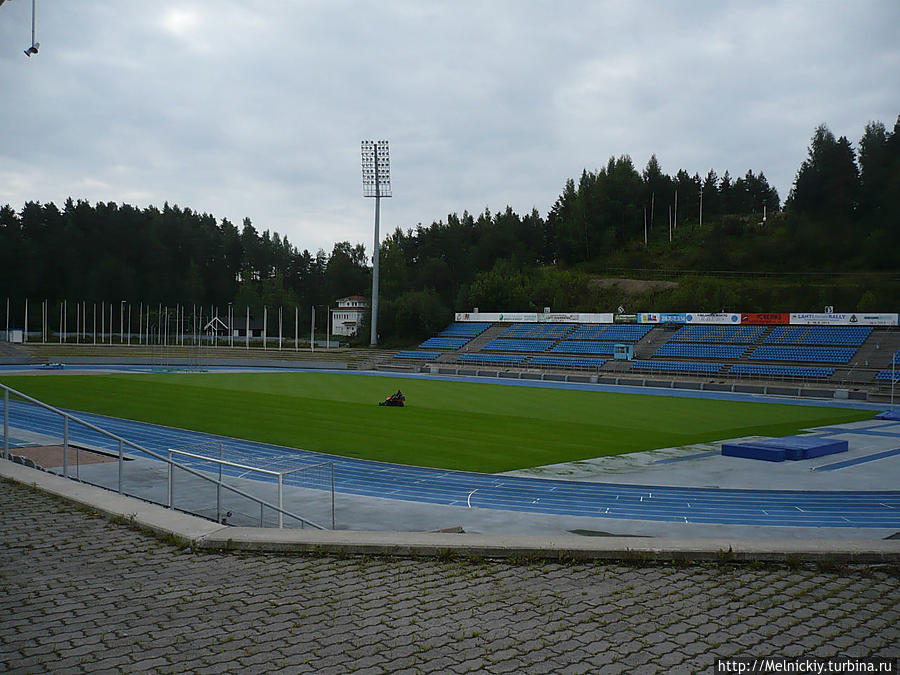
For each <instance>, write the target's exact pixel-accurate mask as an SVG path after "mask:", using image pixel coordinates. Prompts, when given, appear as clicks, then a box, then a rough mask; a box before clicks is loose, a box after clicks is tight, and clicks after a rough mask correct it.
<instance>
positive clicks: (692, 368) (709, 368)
mask: <svg viewBox="0 0 900 675" xmlns="http://www.w3.org/2000/svg"><path fill="white" fill-rule="evenodd" d="M721 368H722V364H721V363H697V362H694V361H653V360H645V361H633V362H632V365H631V369H632V370H650V371H655V372H674V373H689V374H701V375H706V374H712V373H718V372H719V370H721Z"/></svg>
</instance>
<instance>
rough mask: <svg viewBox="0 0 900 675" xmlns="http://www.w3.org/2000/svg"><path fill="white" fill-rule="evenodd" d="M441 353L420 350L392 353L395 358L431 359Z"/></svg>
mask: <svg viewBox="0 0 900 675" xmlns="http://www.w3.org/2000/svg"><path fill="white" fill-rule="evenodd" d="M440 355H441V353H440V352H421V351H418V350H408V351H399V352H397V353H396V354H394V358H395V359H424V360H426V361H432V360H434V359H436V358H437V357H439V356H440Z"/></svg>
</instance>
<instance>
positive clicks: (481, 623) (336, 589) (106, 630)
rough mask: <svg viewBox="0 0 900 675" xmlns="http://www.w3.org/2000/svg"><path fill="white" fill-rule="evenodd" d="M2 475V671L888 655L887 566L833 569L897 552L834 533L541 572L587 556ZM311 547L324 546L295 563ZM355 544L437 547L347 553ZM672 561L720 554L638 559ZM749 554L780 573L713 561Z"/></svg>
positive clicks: (395, 667) (591, 668)
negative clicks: (320, 524)
mask: <svg viewBox="0 0 900 675" xmlns="http://www.w3.org/2000/svg"><path fill="white" fill-rule="evenodd" d="M0 469H2V474H3V475H4V476H6V479H5V480H0V511H2V514H3V516H2V518H0V598H2V601H0V606H2V611H0V635H2V637H3V639H2V641H0V670H2V671H4V672H14V673H19V672H22V673H24V672H110V673H118V672H161V673H169V672H171V673H176V672H200V673H221V672H240V673H264V672H265V673H269V672H285V673H302V672H316V673H323V672H324V673H345V672H359V673H386V672H392V673H393V672H409V673H419V672H422V673H427V672H439V673H465V672H498V673H499V672H526V673H546V672H554V673H559V672H565V673H587V672H591V673H595V672H599V673H622V672H628V673H633V672H638V673H642V672H646V673H653V672H666V673H669V672H674V673H681V672H685V673H687V672H701V671H702V672H713V667H714V664H715V660H716V659H717V658H732V657H752V656H782V657H788V658H800V657H804V658H806V657H820V658H850V657H856V658H860V657H886V658H894V659H896V658H898V657H900V649H898V644H900V629H898V626H900V610H898V606H897V598H898V596H900V577H898V576H897V574H896V567H885V566H884V565H883V564H882V565H874V566H872V565H869V566H862V567H860V566H855V565H854V566H851V567H847V568H841V567H839V566H837V565H836V564H835V563H836V562H839V561H840V560H854V559H855V560H868V561H875V560H881V561H883V562H884V561H890V560H893V561H894V562H895V563H896V561H897V559H898V554H900V551H898V543H897V542H896V541H886V542H865V543H864V544H859V543H853V544H849V543H846V542H843V543H842V544H841V547H842V548H839V549H837V550H834V551H831V554H830V557H829V555H827V552H826V551H825V550H824V548H823V544H822V543H821V542H820V543H819V544H815V545H814V544H803V543H801V542H797V541H793V542H787V543H785V542H781V543H777V542H776V541H775V540H767V541H766V542H764V545H765V546H766V547H767V551H768V553H766V552H765V551H763V550H762V549H760V550H751V548H752V546H760V545H762V544H760V543H759V542H757V543H756V544H753V543H752V542H742V546H746V548H742V549H740V550H737V551H736V553H735V555H731V554H725V553H720V552H719V550H716V551H713V548H715V547H722V546H726V550H727V545H726V544H727V542H724V541H719V542H715V543H714V544H712V545H707V547H706V549H705V551H706V552H705V553H704V551H703V550H701V549H699V548H697V546H696V545H695V544H691V543H685V545H684V547H683V548H681V549H679V548H678V547H677V546H676V545H675V544H674V543H672V542H660V541H659V540H655V541H656V544H657V547H650V548H649V549H648V548H645V547H639V548H635V549H633V550H634V551H636V552H637V553H631V554H628V553H626V552H624V549H621V550H618V549H620V547H621V546H622V542H621V541H613V540H604V542H603V543H604V545H603V546H600V547H599V548H597V549H595V548H594V545H593V544H591V545H590V546H585V547H584V548H583V549H580V551H581V552H582V553H584V554H586V555H587V554H590V555H591V556H593V557H599V558H603V557H606V556H608V555H609V554H610V552H613V551H617V550H618V552H617V553H616V555H617V556H618V557H619V558H623V557H624V558H629V557H630V559H631V563H630V564H623V563H622V562H615V561H610V560H596V559H595V560H590V561H580V562H579V561H571V560H567V561H566V562H551V561H548V560H547V558H552V557H553V556H559V555H560V554H564V555H565V556H566V557H567V558H568V557H569V556H570V555H571V556H573V557H575V558H577V557H580V553H579V551H577V550H575V549H569V548H568V544H569V542H568V541H562V540H560V539H556V538H537V537H534V538H531V537H529V538H518V539H516V540H515V541H512V539H513V538H510V539H506V538H484V539H481V538H479V539H471V538H470V537H469V536H467V535H449V534H446V535H440V534H432V535H408V537H409V538H404V537H401V536H399V535H393V536H392V535H390V534H389V533H353V532H327V533H319V534H318V535H316V536H319V537H321V536H322V534H324V535H327V537H334V538H336V539H335V540H333V541H328V540H327V539H316V538H315V537H313V538H306V539H303V537H309V535H308V533H305V532H296V531H294V532H292V533H291V535H292V537H291V538H290V540H286V539H285V538H284V537H285V535H284V533H279V532H277V531H271V530H267V531H259V530H254V529H251V528H246V529H243V528H242V529H234V530H229V529H227V528H225V529H223V528H222V527H221V526H219V525H217V524H215V523H210V522H208V521H203V520H200V519H197V518H194V517H192V516H183V515H179V514H172V513H170V512H168V511H166V510H164V509H161V508H159V507H155V506H150V505H146V504H143V503H142V502H136V501H134V500H131V499H127V498H123V497H120V496H118V495H115V494H110V493H108V492H105V491H102V490H99V489H97V488H92V487H88V486H84V485H81V484H78V483H75V482H74V481H71V480H67V479H63V478H60V477H58V476H52V475H49V474H46V473H43V472H40V471H36V470H31V469H26V468H24V467H21V466H19V465H14V464H12V463H10V462H5V461H0ZM52 493H56V494H59V495H65V499H64V500H61V499H59V498H56V497H54V496H52ZM75 502H78V503H80V504H81V506H77V505H76V504H75ZM101 514H106V515H112V514H118V518H116V519H115V521H110V520H108V519H107V518H103V517H101ZM135 528H148V529H152V530H154V531H156V532H159V533H169V534H170V535H172V536H169V537H167V538H164V539H159V538H154V537H151V536H148V535H147V534H144V533H141V532H139V531H136V530H135ZM294 537H296V539H295V538H294ZM337 538H340V539H339V540H338V539H337ZM570 539H574V540H575V541H582V542H585V540H588V542H589V543H590V542H596V540H592V539H589V538H585V537H581V538H570ZM185 540H186V541H190V542H193V543H194V544H195V547H191V546H185V545H184V543H183V542H184V541H185ZM451 541H456V542H457V545H456V546H452V545H451V544H450V542H451ZM490 541H493V546H494V548H493V549H488V548H486V547H487V546H488V544H489V542H490ZM635 541H636V540H634V539H631V540H628V543H629V544H631V545H632V546H633V545H634V543H635ZM176 542H178V543H176ZM266 542H269V543H268V544H266ZM298 542H303V543H301V544H300V545H298ZM312 542H317V543H314V544H313V549H314V555H299V556H298V555H287V554H286V552H291V553H295V552H297V551H298V550H302V549H307V550H308V549H309V544H310V543H312ZM478 542H481V543H480V544H478ZM707 544H709V540H707ZM352 545H359V546H360V548H358V549H356V550H358V551H367V552H372V551H376V550H380V551H384V552H390V553H394V554H397V555H399V554H404V553H420V554H422V553H431V554H432V556H433V557H430V558H407V557H388V556H379V557H371V556H350V557H348V556H346V555H345V552H346V551H347V550H354V549H350V548H348V547H350V546H352ZM204 546H208V547H209V548H208V549H204V548H203V547H204ZM857 546H865V547H866V548H865V550H862V549H858V548H856V547H857ZM221 547H226V548H235V549H244V551H245V552H242V553H226V552H220V551H218V550H214V549H219V548H221ZM250 548H254V549H255V548H275V549H279V550H281V551H282V552H281V553H269V554H259V553H254V554H251V553H247V552H246V550H247V549H250ZM817 548H818V550H816V549H817ZM210 549H212V550H210ZM662 550H668V551H670V552H671V551H676V552H677V551H680V552H681V553H682V554H685V555H688V556H689V557H690V558H691V559H693V560H696V559H697V558H700V557H704V556H706V557H709V558H710V559H716V560H717V561H718V563H719V564H712V563H708V564H697V563H696V562H684V561H682V562H678V563H677V564H676V563H671V564H665V565H664V564H656V565H649V566H648V565H646V562H647V560H646V558H647V557H650V556H652V555H654V551H662ZM466 551H468V552H469V553H471V554H475V556H476V557H474V558H473V557H469V556H467V555H466V554H465V553H466ZM604 551H605V553H604ZM514 552H515V553H514ZM478 554H487V555H489V556H491V557H493V556H495V555H496V556H502V555H513V554H514V555H515V556H516V557H515V558H514V559H512V560H505V561H500V560H489V559H486V558H481V557H478ZM538 555H540V556H541V557H542V559H539V558H538V557H537V556H538ZM747 555H752V556H753V557H756V558H766V557H773V556H774V557H776V558H780V559H782V560H785V561H786V562H787V564H782V565H776V566H761V565H750V566H747V565H733V564H725V563H727V561H728V560H729V559H731V558H732V557H738V558H741V557H745V556H747ZM675 557H677V556H675ZM801 557H806V558H808V559H813V558H818V559H819V562H818V564H806V565H804V564H801ZM635 563H639V564H635Z"/></svg>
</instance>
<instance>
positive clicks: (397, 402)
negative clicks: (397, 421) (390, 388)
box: [378, 389, 406, 408]
mask: <svg viewBox="0 0 900 675" xmlns="http://www.w3.org/2000/svg"><path fill="white" fill-rule="evenodd" d="M405 402H406V396H404V395H403V392H402V391H400V390H399V389H398V390H397V393H396V394H391V395H390V396H388V397H387V398H386V399H384V400H383V401H381V402H380V403H379V404H378V405H383V406H390V407H395V408H402V407H403V404H404V403H405Z"/></svg>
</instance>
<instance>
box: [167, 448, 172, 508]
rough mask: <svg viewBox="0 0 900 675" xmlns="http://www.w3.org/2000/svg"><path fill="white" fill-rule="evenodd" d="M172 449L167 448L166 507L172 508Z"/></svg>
mask: <svg viewBox="0 0 900 675" xmlns="http://www.w3.org/2000/svg"><path fill="white" fill-rule="evenodd" d="M172 492H173V488H172V449H171V448H169V503H168V507H169V508H170V509H171V508H172Z"/></svg>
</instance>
